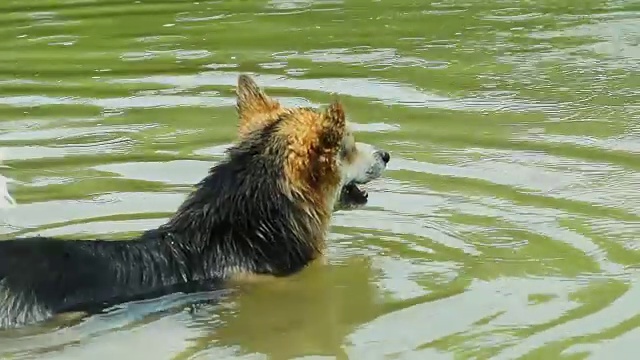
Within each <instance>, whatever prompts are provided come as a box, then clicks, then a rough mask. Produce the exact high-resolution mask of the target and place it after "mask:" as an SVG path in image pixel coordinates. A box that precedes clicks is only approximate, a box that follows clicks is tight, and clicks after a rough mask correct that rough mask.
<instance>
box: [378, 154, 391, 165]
mask: <svg viewBox="0 0 640 360" xmlns="http://www.w3.org/2000/svg"><path fill="white" fill-rule="evenodd" d="M380 157H381V158H382V161H384V163H385V164H386V163H388V162H389V160H391V155H389V153H388V152H386V151H380Z"/></svg>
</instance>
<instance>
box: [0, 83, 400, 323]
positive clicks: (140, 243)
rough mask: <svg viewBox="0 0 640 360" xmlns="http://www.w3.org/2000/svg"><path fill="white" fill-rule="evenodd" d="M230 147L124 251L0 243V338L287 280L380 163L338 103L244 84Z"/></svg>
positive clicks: (363, 198)
mask: <svg viewBox="0 0 640 360" xmlns="http://www.w3.org/2000/svg"><path fill="white" fill-rule="evenodd" d="M237 96H238V100H237V109H238V114H239V118H240V126H239V139H238V141H237V142H236V143H235V144H234V145H233V146H232V147H231V148H230V149H229V150H228V151H227V154H226V155H225V158H224V159H223V160H222V161H221V162H220V163H218V164H217V165H215V166H214V167H212V168H211V169H210V171H209V174H208V175H207V176H206V177H205V178H204V179H203V180H202V181H201V182H200V183H198V184H197V186H196V189H195V190H194V191H193V192H192V193H191V194H190V195H189V196H188V198H187V199H186V200H185V201H184V203H183V204H182V205H181V206H180V207H179V208H178V210H177V211H176V213H175V214H174V215H173V216H172V217H171V218H170V219H169V220H168V221H167V222H166V223H165V224H164V225H162V226H160V227H159V228H157V229H153V230H148V231H146V232H144V233H143V234H142V235H140V236H139V237H138V238H135V239H130V240H123V241H103V240H86V241H82V240H62V239H56V238H44V237H31V238H20V239H12V240H6V241H0V328H10V327H16V326H21V325H25V324H32V323H36V322H39V321H43V320H46V319H48V318H50V317H52V316H54V315H55V314H60V313H65V312H76V311H81V312H95V311H100V310H101V309H104V308H105V307H108V306H110V305H114V304H118V303H121V302H125V301H130V300H135V299H141V298H151V297H155V296H159V295H163V294H168V293H172V292H178V291H184V292H188V291H191V290H193V289H195V288H197V287H199V286H200V285H202V284H207V286H219V285H220V284H222V283H223V282H224V281H226V280H230V279H234V278H243V277H245V276H254V275H272V276H287V275H290V274H293V273H295V272H298V271H300V270H301V269H303V268H304V267H305V266H306V265H307V264H309V263H310V262H312V261H313V260H315V259H317V258H318V257H320V256H321V255H322V254H323V252H324V250H325V236H326V233H327V231H328V228H329V225H330V220H331V216H332V212H333V211H334V209H336V208H337V209H340V208H353V207H357V206H361V205H364V204H365V203H366V202H367V193H366V192H364V191H363V190H361V189H360V188H359V187H358V185H359V184H363V183H367V182H369V181H371V180H373V179H375V178H377V177H379V176H380V175H381V174H382V172H383V171H384V169H385V168H386V164H387V162H388V161H389V154H388V153H386V152H384V151H380V150H376V149H374V148H373V147H371V146H369V145H366V144H362V143H357V142H355V141H354V137H353V134H352V133H351V131H349V128H348V124H347V121H346V119H345V113H344V110H343V107H342V105H341V104H340V103H337V102H336V103H333V104H331V105H330V106H328V108H326V109H325V110H318V109H313V108H285V107H283V106H281V105H280V104H279V103H278V102H277V101H275V100H274V99H272V98H270V97H269V96H267V95H266V94H265V93H264V92H263V91H262V90H261V89H260V88H259V87H258V86H257V85H256V83H255V82H254V81H253V80H252V79H251V78H250V77H249V76H247V75H241V76H240V77H239V80H238V87H237Z"/></svg>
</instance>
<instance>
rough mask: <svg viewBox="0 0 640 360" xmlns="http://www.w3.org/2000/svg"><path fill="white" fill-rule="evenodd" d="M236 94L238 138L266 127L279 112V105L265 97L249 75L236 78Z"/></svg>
mask: <svg viewBox="0 0 640 360" xmlns="http://www.w3.org/2000/svg"><path fill="white" fill-rule="evenodd" d="M236 94H237V96H238V98H237V102H236V108H237V110H238V116H239V117H240V126H239V133H240V136H243V135H245V134H246V133H247V132H249V131H250V130H253V129H255V128H258V127H260V126H264V125H266V124H267V123H268V122H269V121H270V120H271V119H273V118H274V114H275V113H277V112H278V111H279V110H280V103H278V102H277V101H275V100H273V99H272V98H270V97H269V96H267V94H265V93H264V92H263V91H262V89H260V87H259V86H258V85H257V84H256V83H255V81H253V79H252V78H251V77H250V76H249V75H246V74H242V75H240V76H239V77H238V87H237V88H236Z"/></svg>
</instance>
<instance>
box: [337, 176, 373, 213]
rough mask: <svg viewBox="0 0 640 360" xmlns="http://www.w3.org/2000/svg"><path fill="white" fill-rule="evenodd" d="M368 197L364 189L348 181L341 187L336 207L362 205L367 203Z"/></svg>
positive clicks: (346, 207)
mask: <svg viewBox="0 0 640 360" xmlns="http://www.w3.org/2000/svg"><path fill="white" fill-rule="evenodd" d="M368 198H369V194H367V192H366V191H365V190H362V189H360V188H359V187H358V185H356V184H355V183H354V182H350V183H348V184H346V185H344V186H343V187H342V190H341V191H340V199H339V201H338V204H337V207H338V208H339V209H351V208H355V207H359V206H363V205H365V204H366V203H367V199H368Z"/></svg>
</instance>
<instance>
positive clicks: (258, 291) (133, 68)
mask: <svg viewBox="0 0 640 360" xmlns="http://www.w3.org/2000/svg"><path fill="white" fill-rule="evenodd" d="M0 39H1V40H0V54H1V56H0V147H1V151H2V154H3V157H4V158H5V159H6V165H7V166H8V167H6V168H2V169H1V171H2V174H3V175H5V176H7V177H8V178H10V179H12V180H13V181H14V182H13V183H12V184H11V188H10V189H11V191H12V194H13V195H14V197H15V198H16V200H17V201H18V203H19V206H18V207H17V208H14V209H10V210H2V211H1V213H0V215H1V216H0V221H1V222H2V223H3V226H2V227H1V230H2V235H1V236H2V238H7V237H11V236H22V235H33V234H42V235H60V236H66V237H69V238H75V237H88V236H92V237H93V236H99V237H106V238H115V237H120V236H125V235H130V234H133V233H137V232H140V231H142V230H144V229H147V228H150V227H153V226H155V225H158V224H160V223H162V222H163V221H164V219H166V217H167V216H168V215H169V214H170V213H171V212H172V211H173V210H175V208H176V207H177V206H178V204H179V203H180V202H181V200H182V199H183V198H184V196H185V195H186V193H187V192H188V191H189V190H190V186H191V184H193V183H195V182H197V181H198V180H200V178H201V177H202V176H203V175H204V173H205V171H206V169H207V168H208V167H209V166H210V164H211V162H212V161H215V160H216V159H218V158H219V157H220V155H221V154H222V152H223V150H224V146H225V145H226V144H228V143H230V142H231V141H232V140H233V139H234V137H235V130H236V128H235V127H236V121H235V119H236V116H235V112H234V109H233V106H232V105H233V103H234V97H233V96H234V94H233V85H234V84H235V81H236V77H237V75H238V74H239V73H240V72H251V73H254V74H256V78H257V81H258V82H259V83H260V84H261V85H263V86H264V87H265V88H266V89H267V90H268V91H269V92H270V93H271V94H274V95H276V96H277V97H278V98H279V99H281V100H282V101H283V102H284V103H286V104H311V105H321V104H326V103H327V102H329V101H330V100H331V99H332V98H333V96H334V94H335V93H337V94H339V96H340V98H341V99H342V100H343V101H344V103H345V104H346V107H347V110H348V114H349V116H350V117H351V119H352V121H354V122H355V123H357V124H358V126H357V129H358V134H357V136H358V137H359V139H360V140H361V141H365V142H369V143H372V144H375V145H378V146H381V147H384V148H386V149H388V150H390V151H391V153H392V159H393V160H392V162H391V163H390V165H391V168H390V170H389V171H388V172H387V173H386V177H385V178H384V179H382V180H381V181H378V182H376V183H375V184H372V186H371V189H370V190H371V191H370V202H369V205H368V206H367V207H366V208H364V209H361V210H358V211H349V212H340V213H337V214H336V216H335V221H334V224H335V225H334V227H333V230H332V234H331V237H330V246H329V248H330V254H329V260H330V264H329V265H328V266H314V267H311V268H309V269H307V270H306V271H304V272H303V273H301V274H299V275H298V276H294V277H292V278H290V279H286V280H283V281H280V282H277V283H276V284H274V283H269V284H253V285H247V286H243V287H240V288H233V289H231V291H230V292H226V293H220V294H216V296H219V297H220V299H219V300H220V301H219V304H218V305H216V306H213V305H212V306H209V307H204V308H201V309H199V310H198V311H196V312H195V313H190V312H187V311H185V310H184V309H185V304H186V303H188V301H189V300H192V299H193V297H185V296H182V295H174V296H168V297H165V298H163V299H158V300H153V301H147V302H141V303H134V304H129V305H124V306H122V307H121V308H119V309H116V310H114V311H112V312H109V313H106V314H103V315H101V316H95V317H91V318H89V319H86V320H84V321H81V322H77V321H76V322H71V323H63V324H57V325H48V327H44V328H37V329H35V330H34V329H31V330H28V331H27V330H24V331H12V332H9V333H3V334H2V336H0V357H4V358H8V359H31V358H42V359H262V358H270V359H293V358H298V359H300V358H306V359H312V358H313V359H320V358H323V359H330V358H336V359H347V358H349V359H382V358H388V359H452V358H460V359H465V358H469V359H471V358H473V359H488V358H491V359H519V358H522V359H534V358H535V359H556V358H571V359H582V358H594V359H601V358H602V359H604V358H607V359H608V358H612V359H632V358H635V356H633V354H634V353H636V352H637V349H638V341H640V274H639V273H638V268H639V265H640V191H638V189H639V188H640V74H639V72H640V3H639V2H637V1H621V0H618V1H616V0H611V1H595V0H594V1H592V0H589V1H583V2H578V1H570V0H557V1H544V0H540V1H515V0H500V1H498V0H494V1H471V0H445V1H441V2H432V3H429V2H420V1H413V2H412V1H406V0H384V1H364V0H345V1H342V0H316V1H313V0H290V1H284V0H271V1H254V0H251V1H199V2H187V1H177V0H174V1H153V2H147V1H129V0H126V1H121V0H102V1H90V0H86V1H85V0H79V1H78V0H53V1H36V0H4V1H3V2H2V4H0ZM208 295H211V294H208Z"/></svg>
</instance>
